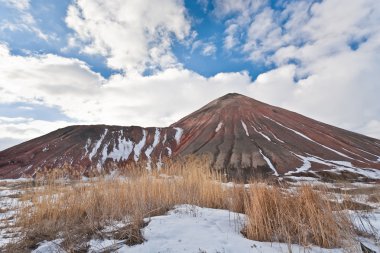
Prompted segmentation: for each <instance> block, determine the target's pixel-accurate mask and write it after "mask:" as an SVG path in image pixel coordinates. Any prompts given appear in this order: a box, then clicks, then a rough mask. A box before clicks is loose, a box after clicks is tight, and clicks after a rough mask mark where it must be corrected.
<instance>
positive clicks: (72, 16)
mask: <svg viewBox="0 0 380 253" xmlns="http://www.w3.org/2000/svg"><path fill="white" fill-rule="evenodd" d="M66 23H67V25H68V26H69V27H70V28H71V29H73V30H74V31H75V34H74V37H73V38H75V39H76V41H77V43H73V41H72V39H71V41H70V43H71V44H78V43H79V44H80V43H82V44H83V46H84V48H83V49H82V51H83V52H85V53H88V54H100V55H103V56H105V57H106V58H107V65H108V66H109V67H111V68H114V69H121V70H126V71H127V72H130V71H138V72H143V71H144V70H146V69H149V68H153V69H155V68H157V67H158V68H163V69H165V68H169V67H173V66H175V65H177V64H178V63H177V61H176V58H175V56H174V54H173V53H172V52H171V44H172V39H173V37H174V38H176V39H178V40H180V41H181V40H184V39H185V38H186V37H187V36H189V35H190V22H189V20H188V19H187V17H186V9H185V7H184V6H183V2H182V1H178V0H163V1H139V0H128V1H124V0H113V1H101V0H94V1H85V0H76V1H75V2H74V3H73V4H72V5H70V6H69V8H68V13H67V17H66Z"/></svg>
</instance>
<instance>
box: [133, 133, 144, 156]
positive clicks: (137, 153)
mask: <svg viewBox="0 0 380 253" xmlns="http://www.w3.org/2000/svg"><path fill="white" fill-rule="evenodd" d="M142 133H143V137H142V138H141V140H140V142H139V143H137V144H136V145H135V147H134V149H133V152H134V153H135V155H134V157H133V159H134V160H135V162H137V161H138V160H139V158H140V154H141V150H142V148H143V147H144V146H145V142H146V130H145V129H143V130H142Z"/></svg>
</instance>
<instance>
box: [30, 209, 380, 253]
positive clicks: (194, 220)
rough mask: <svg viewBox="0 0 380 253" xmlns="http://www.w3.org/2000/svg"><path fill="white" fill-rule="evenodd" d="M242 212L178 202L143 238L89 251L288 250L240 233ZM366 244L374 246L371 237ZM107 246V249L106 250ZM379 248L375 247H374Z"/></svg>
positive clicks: (333, 252) (95, 245)
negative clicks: (250, 238) (134, 241)
mask: <svg viewBox="0 0 380 253" xmlns="http://www.w3.org/2000/svg"><path fill="white" fill-rule="evenodd" d="M375 218H376V219H379V220H376V222H375V223H374V224H375V225H376V226H379V227H378V229H380V224H379V223H380V216H378V215H376V217H375ZM244 221H245V216H244V215H242V214H238V213H233V212H229V211H227V210H219V209H210V208H201V207H197V206H191V205H180V206H177V207H176V208H175V209H174V210H172V211H170V212H169V213H168V214H167V215H162V216H156V217H153V218H151V220H150V222H149V224H148V226H146V227H145V228H144V229H143V235H144V238H145V240H146V241H145V242H144V243H143V244H139V245H135V246H127V245H125V244H123V241H119V240H109V239H107V240H91V241H90V242H89V246H90V248H89V252H93V253H95V252H97V253H100V252H105V251H106V252H119V253H152V252H167V253H176V252H195V253H202V252H210V253H211V252H212V253H214V252H223V253H228V252H237V253H240V252H252V253H273V252H278V253H281V252H284V253H286V252H289V246H288V245H287V244H285V243H270V242H258V241H253V240H249V239H246V238H244V236H243V235H242V234H241V233H240V231H241V229H242V226H243V224H244ZM59 243H60V241H59V240H55V241H50V242H44V243H41V244H40V246H39V247H38V248H37V249H36V250H34V251H33V252H34V253H48V252H64V251H63V250H62V249H61V248H60V247H59ZM365 243H367V245H368V246H371V247H376V246H375V245H374V244H373V243H371V242H370V241H368V242H365ZM290 247H291V250H292V252H294V253H295V252H310V253H340V252H342V253H343V252H347V251H345V250H343V249H323V248H319V247H306V248H305V247H301V246H299V245H291V246H290ZM107 250H108V251H107ZM346 250H347V249H346ZM350 250H352V251H351V252H360V249H359V248H358V244H357V243H356V244H355V245H352V246H351V248H350ZM377 250H378V249H377Z"/></svg>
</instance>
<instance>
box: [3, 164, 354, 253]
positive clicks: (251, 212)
mask: <svg viewBox="0 0 380 253" xmlns="http://www.w3.org/2000/svg"><path fill="white" fill-rule="evenodd" d="M204 159H206V158H201V159H195V158H188V159H185V160H184V161H181V162H168V163H166V166H165V167H164V168H162V169H161V170H160V171H158V170H153V171H152V172H149V171H147V170H146V169H145V168H143V167H142V166H141V165H128V167H124V168H123V169H122V170H121V171H123V174H122V175H119V176H116V177H110V176H107V175H104V176H98V177H95V178H89V179H88V180H87V181H83V180H82V181H80V180H62V178H65V177H64V176H65V175H63V174H62V171H61V172H60V173H57V172H53V173H50V174H49V175H48V176H47V175H45V176H43V177H42V176H41V175H40V177H39V178H38V179H37V181H36V183H35V186H36V187H33V188H31V189H32V190H31V191H29V192H27V193H26V194H24V195H23V196H22V199H24V200H29V203H31V205H30V204H26V205H25V206H23V207H21V208H20V210H19V212H18V214H17V219H16V227H20V228H21V231H22V238H21V240H20V241H18V242H16V243H13V244H9V245H8V246H7V248H6V251H7V252H22V251H28V250H30V249H31V248H33V247H35V246H36V244H37V243H38V242H41V241H43V240H53V239H57V238H61V239H63V242H62V243H61V245H62V246H63V247H64V248H65V249H66V250H68V251H69V252H78V251H80V250H85V249H86V247H88V245H87V244H86V242H87V241H88V240H90V239H91V238H110V237H112V238H114V239H120V240H125V241H126V243H128V244H130V245H133V244H138V243H142V242H143V240H144V238H143V236H142V234H141V232H140V229H141V228H142V227H143V226H144V225H146V219H145V218H149V217H152V216H156V215H160V214H164V213H166V212H167V211H168V210H170V209H172V208H173V207H174V206H175V205H177V204H193V205H198V206H201V207H210V208H220V209H228V210H231V211H235V212H240V213H245V214H246V215H247V224H246V227H245V229H244V230H243V231H242V232H243V233H244V234H245V235H246V236H247V237H248V238H249V239H254V240H259V241H279V242H286V243H298V244H301V245H310V244H315V245H318V246H322V247H328V248H331V247H339V246H343V244H344V241H345V240H352V239H353V236H354V234H355V226H354V225H353V223H352V221H351V219H350V216H349V215H348V214H347V213H346V212H341V208H343V207H342V206H337V205H336V206H333V205H332V204H331V199H328V198H327V195H328V194H321V189H318V191H317V190H314V189H313V188H312V187H311V186H307V185H304V186H302V187H299V188H297V189H296V190H294V191H289V189H288V188H286V187H283V186H282V185H281V184H273V183H263V182H262V183H257V182H256V183H255V182H253V183H252V184H251V185H250V187H249V188H248V189H246V188H245V187H244V186H243V185H239V184H234V185H226V184H223V183H221V182H222V181H223V180H222V179H223V176H222V175H221V174H220V173H217V172H215V171H212V170H211V169H210V168H209V165H208V164H209V163H207V162H205V161H204ZM76 176H78V175H76ZM322 193H323V192H322ZM26 203H28V202H26ZM337 208H338V210H337ZM115 222H118V223H119V224H123V226H118V227H117V229H116V230H115V231H113V232H112V233H110V232H109V231H106V229H105V228H107V227H109V226H112V224H115Z"/></svg>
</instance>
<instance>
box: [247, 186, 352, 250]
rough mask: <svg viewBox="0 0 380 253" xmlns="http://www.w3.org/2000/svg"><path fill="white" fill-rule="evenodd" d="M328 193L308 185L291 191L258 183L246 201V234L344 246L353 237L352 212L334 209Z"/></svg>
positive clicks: (287, 240)
mask: <svg viewBox="0 0 380 253" xmlns="http://www.w3.org/2000/svg"><path fill="white" fill-rule="evenodd" d="M325 196H327V195H324V194H323V193H321V192H320V191H319V192H317V191H315V190H313V189H312V187H311V186H308V185H303V186H301V187H299V188H297V189H295V190H294V191H293V192H292V193H290V194H289V192H284V191H282V190H281V188H279V187H268V186H266V185H263V184H254V185H252V186H251V187H250V189H249V193H248V194H247V200H246V202H245V203H246V205H247V206H246V207H245V210H246V214H247V216H248V223H247V226H246V229H245V233H246V235H247V237H248V238H250V239H253V240H259V241H279V242H285V243H289V244H290V243H297V244H300V245H304V246H307V245H310V244H314V245H318V246H321V247H325V248H333V247H339V246H342V245H343V244H344V242H346V241H347V240H350V239H352V238H353V235H354V226H353V224H352V222H351V219H350V217H349V216H348V214H347V213H346V212H340V211H337V210H334V209H333V206H332V205H331V202H330V200H328V199H327V198H326V197H325Z"/></svg>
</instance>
